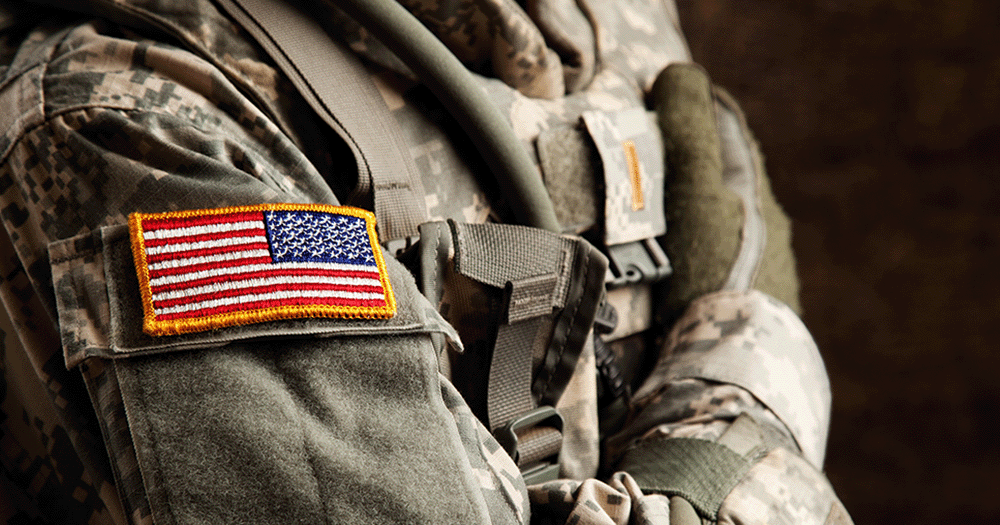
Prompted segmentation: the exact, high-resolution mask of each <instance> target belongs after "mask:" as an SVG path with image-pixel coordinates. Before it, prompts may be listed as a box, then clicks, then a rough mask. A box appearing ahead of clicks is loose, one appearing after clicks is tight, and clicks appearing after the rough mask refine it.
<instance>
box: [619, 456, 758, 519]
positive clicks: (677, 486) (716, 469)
mask: <svg viewBox="0 0 1000 525" xmlns="http://www.w3.org/2000/svg"><path fill="white" fill-rule="evenodd" d="M752 466H753V462H752V461H751V460H750V459H747V458H746V457H744V456H741V455H740V454H737V453H736V452H734V451H733V450H732V449H730V448H729V447H727V446H725V445H721V444H719V443H716V442H714V441H708V440H705V439H693V438H665V439H650V440H648V441H642V442H640V443H639V445H637V446H636V447H635V448H633V449H631V450H629V451H628V452H626V454H625V457H624V458H622V461H621V462H620V463H619V464H618V470H622V471H625V472H628V473H629V474H631V475H632V477H633V478H635V480H636V482H637V483H638V484H639V487H640V488H642V490H643V492H647V493H649V492H652V493H658V494H665V495H667V496H680V497H682V498H684V499H685V500H687V501H688V502H690V503H691V505H692V506H693V507H694V508H695V510H697V511H698V514H699V515H700V516H701V517H703V518H707V519H709V520H711V521H716V520H717V519H718V512H719V507H720V506H721V505H722V501H723V500H724V499H725V497H726V496H727V495H728V494H729V493H730V492H732V490H733V488H734V487H735V486H736V484H737V483H739V481H740V480H741V479H742V478H743V476H745V475H746V473H747V472H748V471H749V470H750V467H752Z"/></svg>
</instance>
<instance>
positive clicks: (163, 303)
mask: <svg viewBox="0 0 1000 525" xmlns="http://www.w3.org/2000/svg"><path fill="white" fill-rule="evenodd" d="M376 282H378V281H376ZM300 290H331V291H338V292H368V293H378V294H381V293H384V290H382V286H381V283H380V284H378V285H355V284H326V283H275V284H269V285H263V286H251V287H248V288H236V289H233V290H221V291H213V292H206V293H200V294H197V295H191V296H187V297H177V298H175V299H163V300H159V301H156V300H154V301H153V308H170V307H172V306H177V305H180V304H195V303H200V302H202V301H207V300H209V299H222V298H225V297H239V296H241V295H253V294H259V293H268V292H291V291H300ZM282 301H284V300H283V299H282Z"/></svg>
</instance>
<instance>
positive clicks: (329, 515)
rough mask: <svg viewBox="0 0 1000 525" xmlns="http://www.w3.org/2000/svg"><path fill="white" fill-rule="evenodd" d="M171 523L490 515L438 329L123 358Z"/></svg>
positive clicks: (159, 506) (158, 501) (457, 519)
mask: <svg viewBox="0 0 1000 525" xmlns="http://www.w3.org/2000/svg"><path fill="white" fill-rule="evenodd" d="M115 367H116V369H117V370H118V373H119V376H120V379H121V386H122V392H123V395H124V397H125V398H126V410H127V413H128V415H129V424H130V426H131V429H132V436H133V439H134V440H135V444H136V448H137V452H138V454H137V455H138V457H139V461H140V467H141V468H142V471H143V476H144V481H145V484H146V490H147V493H148V495H149V498H150V502H151V504H152V507H153V512H154V518H155V520H156V521H157V522H158V523H222V522H230V523H233V522H239V523H322V522H324V521H325V522H336V523H364V524H366V525H367V524H372V523H390V522H395V523H484V522H487V517H486V516H487V510H486V507H485V503H484V502H483V501H482V499H481V497H479V496H478V494H479V490H478V484H477V483H476V481H475V480H474V479H473V477H472V475H471V471H470V469H469V466H468V461H467V460H466V459H465V455H464V453H463V450H462V449H461V445H460V442H459V437H458V433H457V429H456V427H455V423H454V419H453V417H452V416H451V414H450V413H449V412H448V410H447V409H446V407H445V406H444V403H443V401H442V399H441V396H440V387H439V385H438V380H437V375H436V373H437V364H436V362H435V352H434V350H433V348H432V346H431V344H430V338H429V336H427V335H424V334H420V335H400V336H380V335H371V336H356V337H334V338H328V339H311V340H298V341H281V340H272V341H260V342H254V343H240V344H233V345H231V346H229V347H226V348H224V349H214V350H210V351H192V352H175V353H171V354H164V355H154V356H146V357H136V358H132V359H127V360H120V361H116V362H115Z"/></svg>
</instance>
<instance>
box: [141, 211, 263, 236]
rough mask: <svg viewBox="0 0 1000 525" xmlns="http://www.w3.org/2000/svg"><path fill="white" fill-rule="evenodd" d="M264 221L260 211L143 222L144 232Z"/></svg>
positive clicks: (145, 220)
mask: <svg viewBox="0 0 1000 525" xmlns="http://www.w3.org/2000/svg"><path fill="white" fill-rule="evenodd" d="M245 221H261V222H263V221H264V214H263V213H262V212H259V211H252V212H240V213H220V214H216V215H195V216H190V217H171V218H167V219H144V220H143V221H142V229H143V231H146V232H149V231H153V230H170V229H174V228H188V227H191V226H205V225H209V224H221V223H227V222H245Z"/></svg>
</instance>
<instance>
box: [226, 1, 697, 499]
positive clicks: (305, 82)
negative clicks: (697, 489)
mask: <svg viewBox="0 0 1000 525" xmlns="http://www.w3.org/2000/svg"><path fill="white" fill-rule="evenodd" d="M336 4H337V8H340V9H343V11H344V12H345V13H346V16H345V15H339V16H338V14H337V13H336V12H333V13H332V14H331V15H329V16H320V17H315V18H318V19H320V20H331V19H332V20H341V21H345V24H349V23H350V22H349V21H348V20H354V21H357V23H358V24H359V26H360V27H362V28H364V29H365V30H366V31H367V32H368V33H369V34H371V35H374V36H375V37H376V38H377V42H378V43H381V44H382V45H385V46H386V47H387V48H388V51H389V52H391V54H392V55H389V54H388V53H386V54H385V56H395V57H397V58H398V59H399V62H401V63H402V64H405V68H402V69H403V71H402V73H403V74H404V75H407V76H412V77H413V78H415V79H416V80H418V81H419V82H420V83H421V84H423V85H424V86H426V87H427V90H426V91H421V90H411V91H410V92H407V93H403V92H400V91H398V86H394V85H389V84H388V83H386V82H382V83H380V84H379V85H378V87H376V85H375V84H373V82H372V80H371V78H372V75H371V73H370V72H369V70H368V69H366V68H365V65H364V64H362V63H361V62H360V60H359V59H358V57H357V56H355V54H354V53H352V52H351V51H349V50H347V49H344V48H343V47H342V44H341V43H339V42H336V41H334V40H333V39H332V38H331V36H330V34H329V33H328V32H327V30H326V29H329V28H326V29H325V28H324V27H323V26H321V25H320V24H319V23H317V22H315V21H314V20H313V18H312V17H310V16H309V15H307V14H306V13H305V12H303V11H301V10H299V9H296V8H295V7H294V6H292V5H289V4H285V3H281V4H280V5H278V6H275V5H273V3H272V2H264V1H257V0H245V1H244V0H236V1H224V2H222V5H223V6H224V7H225V8H226V10H227V11H228V12H229V14H230V15H231V16H233V17H234V19H235V20H237V21H239V22H240V23H241V25H242V26H243V27H244V28H246V29H247V31H248V32H249V33H250V34H252V35H253V36H254V38H255V39H256V40H257V42H259V43H260V44H261V45H262V46H263V47H264V49H266V50H267V51H268V53H269V54H270V56H271V57H272V58H273V59H274V60H275V62H276V63H277V64H278V65H279V66H280V67H281V68H282V70H283V71H284V72H285V73H286V74H287V75H288V76H289V78H290V79H291V80H292V81H293V82H294V83H295V85H296V87H297V88H298V89H299V92H300V93H302V94H303V95H304V96H305V98H306V99H307V100H308V101H309V102H310V105H311V106H312V107H313V109H314V110H315V111H316V112H317V113H318V114H319V115H320V116H321V117H322V118H323V120H324V121H325V122H326V123H327V124H328V125H330V126H331V128H333V129H334V130H336V132H337V133H338V135H339V136H340V137H341V138H343V139H344V141H345V143H347V144H348V145H349V146H350V148H351V151H352V153H353V154H354V156H355V160H356V162H357V166H358V175H357V176H358V181H359V185H358V186H359V189H358V190H356V194H359V195H361V196H362V198H364V197H368V196H369V195H370V197H368V198H370V199H371V200H372V203H371V204H372V207H373V209H374V210H375V214H376V216H377V218H378V225H379V226H378V227H379V238H380V240H381V242H382V243H383V244H384V245H385V246H386V247H387V248H389V249H390V251H392V252H395V253H396V254H397V255H398V256H399V257H400V258H401V259H402V260H404V261H407V262H408V265H409V267H410V268H411V270H412V271H413V272H414V274H415V275H417V276H419V277H418V282H419V284H420V287H421V291H422V293H423V294H424V295H425V296H427V297H428V298H429V299H430V300H431V302H432V303H433V304H436V305H438V309H439V311H440V312H442V314H443V315H444V317H445V318H446V319H447V320H448V321H449V322H450V323H451V324H452V325H453V326H455V327H456V328H457V330H458V331H459V334H460V336H461V340H462V342H463V344H464V347H465V349H464V351H463V352H462V353H458V352H450V353H449V354H447V355H442V363H444V365H443V368H444V371H445V372H446V375H447V376H448V377H449V378H450V379H451V380H452V382H453V383H454V384H455V385H456V386H457V387H458V389H459V391H460V392H461V393H462V394H463V397H464V398H465V399H466V401H467V402H468V403H469V404H470V406H471V407H472V409H473V412H474V413H475V414H476V415H477V416H478V417H479V419H480V420H481V421H483V423H484V424H485V425H487V427H488V428H490V429H491V430H492V431H493V432H494V434H495V436H496V437H497V439H498V440H499V441H500V443H501V444H503V446H504V448H505V449H506V450H507V452H508V453H509V454H510V455H511V456H512V457H513V458H515V460H516V461H517V462H518V464H519V465H521V466H522V470H523V474H524V476H525V479H526V482H528V483H529V484H532V483H537V482H540V481H545V480H551V479H555V477H556V476H557V474H558V472H559V461H558V456H559V452H560V450H561V448H562V443H563V436H562V430H563V421H562V418H561V417H560V415H559V412H558V411H557V410H555V407H556V406H557V405H558V404H559V401H560V398H561V397H562V395H563V392H564V390H565V389H566V387H567V385H568V384H569V383H570V379H571V377H572V376H573V375H574V373H580V374H581V375H582V376H584V377H586V376H587V375H594V374H595V373H597V374H599V375H598V377H599V378H600V385H601V391H602V392H601V393H602V395H601V398H602V399H601V402H600V404H601V407H602V408H605V407H610V406H614V407H615V410H617V411H618V412H619V414H617V416H618V417H617V418H615V417H608V415H606V416H605V420H606V421H607V420H612V421H613V420H615V419H619V420H620V419H621V417H623V416H624V407H625V406H627V396H628V392H629V391H630V389H631V387H632V383H633V381H634V382H635V383H636V384H637V383H638V381H640V380H641V379H642V378H643V375H642V373H641V368H642V365H643V364H646V365H647V366H648V363H644V360H645V359H648V357H644V354H645V352H644V347H645V343H646V338H648V337H650V334H649V333H648V332H647V330H648V328H649V327H650V326H651V324H652V320H653V312H652V289H653V286H654V285H655V284H656V283H659V282H661V281H662V280H663V279H665V278H666V277H667V276H669V275H670V273H671V267H670V263H669V261H668V258H667V256H666V255H665V254H664V252H663V249H662V248H661V247H660V244H659V243H658V241H657V240H656V238H657V237H659V236H662V235H663V234H664V233H665V232H666V215H665V213H664V204H663V203H664V197H665V194H664V183H665V168H666V163H665V159H664V145H663V137H662V136H661V132H660V126H659V124H658V122H657V117H656V112H655V107H652V106H651V104H650V103H647V100H646V99H647V93H648V92H649V90H650V89H651V86H652V83H653V80H654V79H655V77H656V74H658V73H659V72H660V70H662V69H663V68H664V67H665V66H666V65H667V64H668V63H670V62H677V61H685V60H687V59H688V56H687V52H686V49H685V47H684V44H683V40H682V39H681V38H680V35H679V33H678V30H677V20H676V13H672V12H669V11H667V10H666V9H664V8H663V6H649V5H644V4H635V5H628V6H623V5H612V4H610V3H606V4H602V5H601V6H600V7H596V9H600V10H601V12H589V13H585V12H575V13H542V14H539V17H540V19H537V20H538V21H539V22H540V23H542V24H543V25H544V24H546V23H547V24H548V25H547V27H550V28H552V29H551V30H552V31H559V32H568V31H570V29H572V28H573V27H574V26H573V25H567V24H566V19H567V17H568V16H569V15H573V16H575V17H577V18H578V19H580V21H581V22H584V24H585V25H586V20H585V19H584V15H585V14H586V15H589V16H590V17H592V19H593V20H600V21H601V24H602V26H601V33H600V35H601V36H603V37H604V38H605V39H606V41H600V40H599V39H597V40H595V39H594V38H595V36H596V35H595V33H593V32H592V30H587V31H585V33H584V36H586V38H584V36H581V35H569V36H571V37H574V38H576V39H578V40H579V39H580V38H583V40H584V42H585V43H587V44H589V45H590V46H592V47H593V48H595V49H599V50H601V51H602V52H600V53H597V52H595V51H594V49H587V50H584V51H585V53H577V56H578V57H579V56H581V55H584V54H585V55H586V56H588V57H590V59H589V60H583V62H590V63H589V64H585V65H582V66H581V67H580V68H576V69H571V68H564V67H560V57H558V56H555V54H554V53H553V51H552V50H551V49H542V50H538V49H530V48H528V49H519V50H513V49H512V53H514V52H518V53H521V54H522V55H524V58H523V60H529V59H533V61H534V63H532V64H530V65H529V66H524V67H522V68H521V69H520V70H518V71H515V72H514V73H516V74H520V75H525V76H534V77H536V78H529V79H527V80H525V79H523V78H515V79H512V80H511V79H508V81H507V82H504V81H502V80H501V79H497V78H490V77H487V76H484V75H480V74H476V73H473V72H472V71H470V70H469V69H468V68H467V67H466V65H464V64H463V63H462V62H461V61H460V60H459V58H458V57H456V55H455V54H454V53H453V52H452V50H451V49H449V48H448V47H447V46H446V45H445V43H444V42H443V41H442V40H444V41H447V40H448V38H447V36H442V35H440V34H437V35H436V34H433V33H432V32H431V30H429V29H428V28H427V27H426V26H425V25H424V24H423V23H421V21H419V20H418V19H417V18H416V17H414V16H413V14H411V13H410V12H408V11H407V10H406V9H405V8H404V7H403V6H402V5H400V4H397V3H395V2H338V3H336ZM414 4H415V5H418V4H419V3H416V2H415V3H414ZM411 7H413V6H411ZM479 7H480V8H482V6H479ZM484 11H485V12H486V13H487V14H488V15H492V16H494V17H496V18H495V19H494V20H490V21H489V23H491V24H503V23H506V22H510V19H509V18H508V19H506V20H505V19H503V17H504V16H508V17H510V18H514V17H515V16H518V15H516V14H506V15H505V14H503V13H491V12H490V10H489V9H488V8H486V9H484ZM520 16H521V17H523V16H524V15H523V14H522V15H520ZM348 17H349V18H348ZM638 19H641V20H642V23H641V24H640V23H637V20H638ZM570 20H573V18H570ZM515 22H521V23H526V22H532V21H531V20H530V19H528V18H526V17H524V18H523V19H519V20H516V21H515ZM603 24H607V26H604V25H603ZM336 29H338V30H339V31H336V32H335V33H334V34H340V35H342V36H349V35H352V34H355V33H353V32H351V31H345V30H344V29H343V28H336ZM577 29H586V28H577ZM525 30H526V31H529V32H535V33H539V34H540V33H541V31H542V29H540V28H538V27H535V26H534V25H532V26H529V27H528V28H527V29H525ZM587 33H590V34H587ZM612 35H613V38H614V39H615V40H614V41H613V40H612ZM495 38H497V39H500V38H502V37H501V36H495ZM588 38H589V39H590V41H589V42H587V40H588ZM538 40H540V41H541V40H542V39H541V38H539V39H538ZM549 41H551V38H550V39H549ZM573 44H576V42H574V43H573ZM371 45H373V42H372V41H371V39H369V41H368V42H366V46H365V47H370V46H371ZM374 45H377V44H374ZM354 47H358V46H357V45H355V46H354ZM512 47H513V46H512ZM567 47H568V48H572V47H573V46H572V45H569V46H567ZM372 54H374V53H368V56H369V57H370V56H371V55H372ZM595 56H599V61H595ZM387 61H389V60H387ZM595 62H599V63H595ZM388 67H396V68H397V70H398V69H400V68H399V63H390V64H388ZM497 67H499V65H497ZM564 75H565V78H564ZM375 78H379V77H378V76H377V75H376V76H375ZM383 78H384V77H383ZM414 91H416V92H414ZM406 97H409V98H411V99H416V100H407V101H406V102H405V103H402V99H403V98H406ZM383 99H384V100H385V101H386V103H387V104H388V107H387V106H386V105H383V104H382V100H383ZM393 100H399V101H400V103H399V104H397V107H396V109H395V111H393V110H392V106H393V102H392V101H393ZM414 106H417V107H421V106H423V107H438V108H442V109H444V110H445V111H446V113H445V114H441V113H442V112H441V111H440V110H438V115H439V116H438V119H437V120H436V121H434V120H430V119H428V118H427V116H426V113H427V112H424V113H423V114H417V113H415V112H413V111H412V110H413V107H414ZM430 113H431V114H432V115H433V114H434V112H433V111H431V112H430ZM465 146H471V147H472V148H474V150H475V152H476V153H478V154H472V153H471V152H469V151H464V150H463V149H462V148H463V147H465ZM414 152H418V153H416V154H414ZM425 195H430V196H432V197H433V198H434V199H436V200H435V201H430V202H429V199H428V198H427V197H425ZM442 218H447V219H450V220H448V221H445V222H435V221H434V220H432V219H437V220H438V221H440V219H442ZM456 218H459V220H455V219H456ZM461 219H464V221H463V220H461ZM499 223H513V224H519V225H521V226H510V225H507V224H499ZM619 320H621V322H619ZM595 321H596V327H595ZM595 330H596V331H595ZM585 347H586V348H587V354H592V355H594V356H595V357H596V359H595V361H594V362H593V363H591V362H590V361H589V360H586V361H585V362H584V363H583V364H581V363H580V361H581V359H580V358H581V355H582V354H583V351H584V348H585ZM591 348H592V349H591ZM613 349H614V350H613ZM616 354H617V355H621V356H623V360H627V365H626V366H627V368H628V369H627V371H626V372H624V373H623V371H622V370H621V366H620V365H618V361H619V358H618V357H617V356H616ZM581 366H582V367H583V369H582V370H581V369H580V368H581ZM595 368H596V370H594V369H595ZM484 385H485V387H484ZM574 397H577V398H578V397H579V394H575V395H574ZM579 402H580V400H577V404H579ZM596 408H597V407H590V410H596ZM581 415H583V414H577V417H579V416H581ZM592 415H593V416H596V415H597V414H592ZM574 425H577V423H574ZM582 430H584V431H583V432H580V431H579V430H578V431H576V432H574V433H573V435H574V436H576V440H577V442H576V443H572V444H571V445H570V446H569V447H568V449H570V450H571V451H572V453H571V454H564V458H565V459H566V461H565V463H567V464H573V465H574V466H575V469H574V467H568V469H569V470H570V472H567V474H572V475H576V476H580V477H589V476H593V475H595V474H596V472H597V467H598V465H597V464H596V463H595V460H596V458H597V457H598V455H599V453H598V450H597V447H598V443H599V436H598V435H597V432H598V429H597V428H590V429H582ZM574 470H575V471H574Z"/></svg>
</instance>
